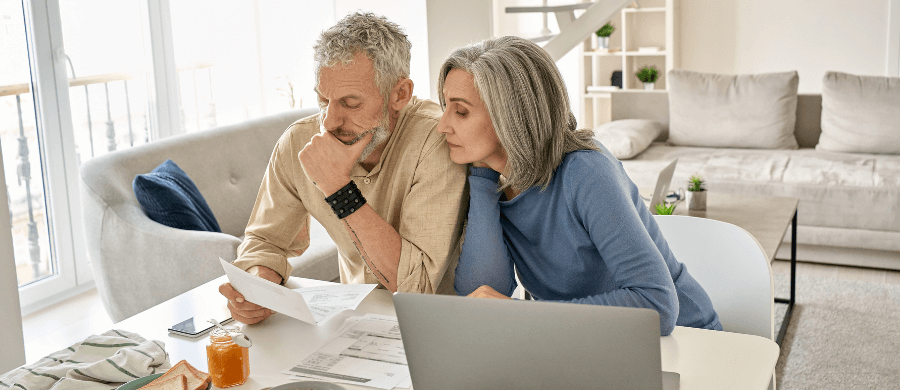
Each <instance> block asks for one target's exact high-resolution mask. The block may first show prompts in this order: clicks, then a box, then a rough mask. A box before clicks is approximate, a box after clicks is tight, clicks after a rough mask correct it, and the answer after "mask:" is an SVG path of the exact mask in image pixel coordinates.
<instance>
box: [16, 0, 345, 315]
mask: <svg viewBox="0 0 900 390" xmlns="http://www.w3.org/2000/svg"><path fill="white" fill-rule="evenodd" d="M333 23H334V4H333V1H331V0H320V1H309V2H307V1H304V2H296V1H288V0H280V1H279V0H230V1H228V2H225V3H223V2H221V1H211V0H197V1H189V0H125V1H121V0H94V1H90V2H83V1H78V0H0V66H2V68H0V69H3V71H2V72H0V152H2V163H3V164H2V166H3V169H4V173H5V177H6V183H5V184H6V188H5V189H6V191H7V193H8V194H9V204H8V205H7V207H9V209H10V211H11V218H10V222H11V226H12V230H13V236H14V252H15V254H14V255H15V256H14V257H15V263H16V269H17V277H18V285H19V293H20V302H21V304H22V308H23V314H28V313H29V312H32V311H34V310H37V309H40V308H41V307H43V306H46V305H49V304H52V303H54V302H57V301H59V300H61V299H64V298H66V297H68V296H71V295H72V294H74V293H77V292H79V291H82V290H85V289H88V288H91V287H92V286H93V284H92V281H93V277H92V274H91V270H90V264H89V262H88V259H87V255H86V251H85V250H84V248H83V246H84V239H83V236H82V232H81V230H82V222H81V216H80V205H81V201H80V194H79V182H78V180H79V179H78V170H79V167H80V164H81V163H82V162H84V161H87V160H88V159H90V158H93V157H97V156H101V155H103V154H106V153H110V152H112V151H115V150H122V149H126V148H129V147H132V146H136V145H139V144H143V143H147V142H153V141H154V140H155V139H158V138H161V137H165V136H168V135H173V134H179V133H183V132H189V131H197V130H204V129H208V128H211V127H214V126H220V125H225V124H230V123H235V122H240V121H243V120H246V119H248V118H253V117H257V116H260V115H266V114H272V113H275V112H279V111H284V110H288V109H290V108H292V107H293V108H299V107H303V106H315V105H316V102H315V94H314V92H313V81H314V77H313V70H312V69H313V61H312V45H313V42H314V40H315V38H316V37H317V36H318V34H319V32H320V31H321V30H322V29H324V28H326V27H328V26H330V25H332V24H333Z"/></svg>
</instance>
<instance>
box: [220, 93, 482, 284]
mask: <svg viewBox="0 0 900 390" xmlns="http://www.w3.org/2000/svg"><path fill="white" fill-rule="evenodd" d="M441 114H442V113H441V109H440V106H438V105H437V104H436V103H434V102H432V101H429V100H419V99H417V98H415V97H413V99H412V100H411V101H410V103H409V104H407V106H406V107H405V108H403V109H402V110H401V111H400V115H399V118H398V119H397V124H396V128H395V129H394V131H393V132H392V133H391V136H390V138H388V141H387V144H386V146H385V148H384V152H383V153H382V154H381V159H380V160H379V162H378V164H377V165H375V167H374V168H373V169H372V171H371V172H367V171H366V170H365V169H364V168H363V167H362V166H361V165H359V164H358V163H357V164H356V166H354V167H353V170H352V171H351V173H350V177H351V179H352V180H353V181H354V182H356V185H357V186H358V187H359V189H360V191H361V192H362V194H363V196H364V197H365V198H366V201H367V203H368V204H369V205H370V206H371V207H372V208H373V209H374V210H375V212H376V213H378V215H379V216H381V218H383V219H384V220H385V221H386V222H387V223H388V224H390V225H391V226H393V227H394V229H396V230H397V233H399V235H400V238H401V249H400V265H399V267H398V270H397V278H398V281H397V286H398V288H397V290H398V291H401V292H420V293H442V294H453V293H454V289H453V277H454V271H455V269H456V263H457V260H458V259H459V251H460V247H461V245H460V240H461V236H462V226H463V218H465V216H466V211H467V210H468V204H467V199H464V191H465V188H466V171H465V166H463V165H457V164H456V163H454V162H453V161H451V160H450V149H449V148H448V147H447V142H446V141H445V139H444V135H443V134H441V133H439V132H438V131H437V129H436V128H437V124H438V121H439V120H440V117H441ZM317 118H318V115H314V116H310V117H307V118H304V119H301V120H298V121H297V122H294V123H293V124H292V125H291V126H290V127H288V129H287V130H286V131H285V133H284V135H282V136H281V139H279V140H278V144H277V145H275V150H274V151H273V153H272V157H271V159H270V160H269V166H268V168H267V171H266V175H265V177H263V182H262V185H261V186H260V188H259V194H258V195H257V197H256V205H255V206H254V207H253V213H252V214H251V215H250V222H249V223H248V224H247V229H246V231H245V236H244V242H243V243H241V246H240V247H239V248H238V256H237V257H238V259H237V260H235V262H234V265H235V266H237V267H239V268H241V269H244V270H246V269H248V268H250V267H252V266H254V265H263V266H266V267H268V268H271V269H273V270H275V271H276V272H278V273H279V274H281V276H282V277H283V278H285V280H286V279H287V276H289V275H290V274H291V265H290V264H289V263H288V261H287V258H288V257H289V256H297V255H299V254H301V253H303V251H305V250H306V248H308V247H309V216H312V217H313V218H315V219H316V220H317V221H319V222H320V223H321V224H322V226H324V227H325V229H326V230H327V231H328V234H329V235H330V236H331V239H332V240H334V242H335V243H336V244H337V247H338V255H339V262H340V273H341V282H343V283H372V284H375V283H378V279H377V278H375V275H373V274H372V272H371V270H369V268H368V266H367V265H366V264H365V262H364V261H363V260H362V258H361V257H360V255H359V252H358V251H357V249H356V247H355V245H354V244H353V241H352V240H351V238H350V235H349V234H348V232H347V229H346V228H345V227H344V224H343V222H342V221H341V220H339V219H338V218H337V216H335V214H334V212H333V211H332V210H331V207H329V206H328V204H327V203H326V202H325V197H326V194H323V193H322V192H321V191H319V189H318V188H317V187H316V186H315V185H313V183H312V182H311V181H310V180H309V179H308V178H307V177H306V174H305V173H304V172H303V168H302V167H301V165H300V160H299V158H298V157H297V155H298V154H299V153H300V151H301V150H302V149H303V147H304V146H306V144H307V143H308V142H309V140H310V139H311V138H312V136H313V135H315V134H318V133H319V122H318V120H317ZM464 202H466V203H464Z"/></svg>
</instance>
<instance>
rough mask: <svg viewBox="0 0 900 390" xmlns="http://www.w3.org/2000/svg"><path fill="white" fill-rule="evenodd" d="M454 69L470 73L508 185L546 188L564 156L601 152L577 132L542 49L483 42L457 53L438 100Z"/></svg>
mask: <svg viewBox="0 0 900 390" xmlns="http://www.w3.org/2000/svg"><path fill="white" fill-rule="evenodd" d="M451 69H460V70H464V71H466V72H468V73H469V74H471V75H472V76H474V78H475V89H476V90H477V91H478V95H479V96H480V97H481V100H482V101H484V104H485V106H487V110H488V114H489V115H490V117H491V122H492V123H493V125H494V131H496V133H497V138H498V139H499V140H500V145H502V146H503V148H504V149H505V150H506V154H507V161H506V172H505V173H504V176H506V182H505V183H504V184H503V186H501V187H500V188H501V189H502V188H504V187H505V186H512V188H514V189H516V190H521V191H524V190H525V189H527V188H530V187H533V186H542V187H543V188H546V187H547V185H549V184H550V180H551V179H552V178H553V173H554V171H556V167H557V166H559V164H560V163H561V162H562V160H563V158H565V156H566V153H569V152H572V151H575V150H583V149H590V150H599V148H598V147H597V146H596V145H595V144H594V141H593V134H594V133H593V132H592V131H590V130H576V126H577V124H576V123H577V122H576V120H575V115H572V111H571V109H570V108H569V95H568V93H566V85H565V83H564V82H563V79H562V76H561V75H560V73H559V69H557V68H556V64H555V63H554V62H553V59H551V58H550V56H549V55H548V54H547V52H546V51H544V49H542V48H541V47H540V46H538V45H536V44H534V43H533V42H531V41H529V40H526V39H522V38H519V37H512V36H510V37H501V38H496V39H489V40H485V41H482V42H479V43H476V44H472V45H469V46H466V47H462V48H459V49H456V50H455V51H454V52H453V54H450V57H449V58H447V60H446V61H445V62H444V64H443V65H441V69H440V72H439V78H438V96H439V97H440V102H441V107H442V108H444V109H445V110H446V108H447V102H446V100H445V97H444V81H445V80H446V79H447V74H448V73H450V70H451Z"/></svg>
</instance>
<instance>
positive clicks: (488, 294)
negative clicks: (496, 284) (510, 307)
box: [468, 284, 512, 299]
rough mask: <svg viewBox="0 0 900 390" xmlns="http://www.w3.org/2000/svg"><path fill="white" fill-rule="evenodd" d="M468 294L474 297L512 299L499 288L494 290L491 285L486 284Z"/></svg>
mask: <svg viewBox="0 0 900 390" xmlns="http://www.w3.org/2000/svg"><path fill="white" fill-rule="evenodd" d="M468 296H470V297H473V298H495V299H512V298H510V297H508V296H506V295H503V294H500V293H498V292H497V290H494V289H493V288H492V287H491V286H488V285H486V284H485V285H482V286H481V287H478V288H477V289H475V291H472V293H471V294H469V295H468Z"/></svg>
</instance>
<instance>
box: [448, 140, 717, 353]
mask: <svg viewBox="0 0 900 390" xmlns="http://www.w3.org/2000/svg"><path fill="white" fill-rule="evenodd" d="M601 149H602V150H603V152H602V153H601V152H597V151H593V150H581V151H576V152H572V153H569V154H568V155H566V157H565V158H564V159H563V162H562V163H561V164H560V166H559V167H557V169H556V172H555V174H554V175H553V179H552V180H551V181H550V184H549V186H548V187H547V188H546V189H545V190H543V191H541V188H540V187H532V188H529V189H527V190H525V191H524V192H522V193H521V194H519V195H518V196H516V197H515V198H513V199H512V200H511V201H506V200H505V197H503V198H502V199H501V192H498V191H497V183H498V180H499V177H500V174H499V173H497V172H495V171H494V170H491V169H489V168H475V167H473V168H471V174H470V176H469V185H470V196H471V198H470V204H469V221H468V227H467V230H466V236H465V242H464V244H463V249H462V254H461V255H460V258H459V265H458V266H457V268H456V280H455V284H454V286H455V288H456V292H457V294H459V295H468V294H469V293H471V292H472V291H474V290H475V289H477V288H478V287H480V286H481V285H485V284H486V285H488V286H491V287H492V288H494V289H495V290H497V291H498V292H500V293H502V294H505V295H507V296H509V295H510V294H512V292H513V290H514V289H515V288H516V280H515V277H514V272H515V271H514V268H513V265H515V267H516V268H518V270H519V277H520V279H521V281H522V284H523V286H524V287H525V288H526V289H527V290H528V292H530V293H531V295H532V296H533V297H534V298H535V299H539V300H548V301H562V302H574V303H583V304H592V305H608V306H626V307H642V308H650V309H654V310H656V311H657V312H659V317H660V334H662V335H663V336H665V335H668V334H670V333H672V330H673V329H674V327H675V325H679V326H688V327H695V328H705V329H716V330H721V329H722V325H721V324H720V323H719V317H718V315H717V314H716V312H715V310H714V309H713V307H712V302H710V300H709V296H708V295H706V292H705V291H704V290H703V288H702V287H701V286H700V284H699V283H697V281H696V280H695V279H694V278H693V277H691V275H690V274H689V273H688V271H687V268H686V267H685V266H684V265H683V264H681V263H679V262H678V260H676V259H675V256H674V255H673V254H672V252H671V251H670V250H669V246H668V244H667V243H666V240H665V239H664V238H663V236H662V233H661V232H660V230H659V227H658V226H657V224H656V221H655V220H654V219H653V217H652V216H651V215H650V210H649V209H648V208H647V206H646V205H645V204H644V202H643V200H641V197H640V195H639V194H638V189H637V186H635V184H634V183H633V182H632V181H631V179H629V178H628V176H627V175H626V173H625V170H624V169H623V168H622V163H621V162H620V161H619V160H617V159H616V158H615V157H613V156H612V154H611V153H610V152H609V151H608V150H606V149H605V148H603V147H602V146H601Z"/></svg>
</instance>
